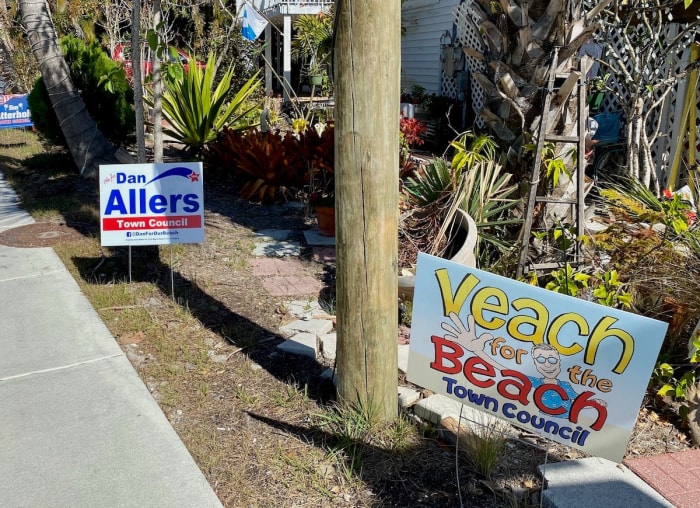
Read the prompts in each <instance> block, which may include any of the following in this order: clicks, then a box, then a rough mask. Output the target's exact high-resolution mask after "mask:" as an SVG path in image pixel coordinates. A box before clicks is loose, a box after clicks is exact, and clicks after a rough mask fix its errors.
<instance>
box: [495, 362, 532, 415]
mask: <svg viewBox="0 0 700 508" xmlns="http://www.w3.org/2000/svg"><path fill="white" fill-rule="evenodd" d="M501 374H502V375H503V376H508V377H514V378H515V379H504V380H502V381H501V382H499V383H498V387H497V389H498V393H500V394H501V395H502V396H503V397H505V398H506V399H510V400H517V401H518V402H520V403H521V404H522V405H523V406H527V404H528V400H527V395H528V394H529V393H530V389H531V388H532V383H531V382H530V380H529V379H528V378H527V376H524V375H522V374H521V373H520V372H518V371H517V370H509V369H505V370H502V371H501ZM509 387H513V388H515V391H514V392H510V391H508V388H509Z"/></svg>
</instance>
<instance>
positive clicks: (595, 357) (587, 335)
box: [407, 254, 668, 462]
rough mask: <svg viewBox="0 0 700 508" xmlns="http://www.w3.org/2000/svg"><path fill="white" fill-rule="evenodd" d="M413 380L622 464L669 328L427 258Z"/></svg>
mask: <svg viewBox="0 0 700 508" xmlns="http://www.w3.org/2000/svg"><path fill="white" fill-rule="evenodd" d="M415 295H416V296H415V297H414V302H413V319H412V323H411V345H410V354H409V360H408V373H407V377H408V380H409V381H411V382H412V383H415V384H417V385H420V386H423V387H425V388H428V389H430V390H432V391H434V392H436V393H441V394H443V395H446V396H448V397H451V398H453V399H455V400H457V401H459V402H461V403H463V404H465V405H468V406H471V407H474V408H476V409H479V410H481V411H484V412H485V413H488V414H490V415H493V416H497V417H499V418H502V419H504V420H506V421H508V422H509V423H512V424H514V425H517V426H520V427H522V428H525V429H528V430H530V431H532V432H536V433H538V434H540V435H542V436H544V437H547V438H550V439H552V440H554V441H557V442H559V443H562V444H565V445H569V446H573V447H575V448H578V449H581V450H583V451H585V452H587V453H589V454H592V455H596V456H600V457H604V458H607V459H610V460H613V461H616V462H619V461H620V460H621V459H622V457H623V456H624V453H625V450H626V448H627V442H628V441H629V437H630V435H631V433H632V429H633V427H634V424H635V421H636V419H637V415H638V412H639V408H640V405H641V401H642V398H643V396H644V393H645V390H646V388H647V384H648V381H649V378H650V375H651V372H652V370H653V368H654V363H655V361H656V358H657V355H658V353H659V349H660V347H661V343H662V341H663V338H664V335H665V333H666V328H667V326H668V325H667V324H666V323H664V322H661V321H657V320H653V319H649V318H645V317H643V316H638V315H635V314H631V313H629V312H624V311H621V310H617V309H612V308H610V307H605V306H602V305H598V304H596V303H592V302H587V301H584V300H579V299H576V298H572V297H569V296H565V295H561V294H558V293H554V292H552V291H547V290H544V289H541V288H537V287H534V286H531V285H528V284H524V283H521V282H518V281H514V280H511V279H507V278H504V277H500V276H497V275H493V274H490V273H488V272H484V271H480V270H477V269H475V268H468V267H465V266H462V265H459V264H456V263H453V262H450V261H447V260H444V259H441V258H436V257H433V256H428V255H426V254H420V255H419V257H418V266H417V272H416V287H415Z"/></svg>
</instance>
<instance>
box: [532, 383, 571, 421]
mask: <svg viewBox="0 0 700 508" xmlns="http://www.w3.org/2000/svg"><path fill="white" fill-rule="evenodd" d="M547 392H557V395H559V397H561V400H562V401H565V400H569V396H568V395H567V394H566V390H564V389H563V388H562V387H561V386H559V385H558V384H550V383H545V384H543V385H540V386H538V387H537V388H535V393H533V394H532V401H533V402H534V403H535V406H537V409H539V410H540V411H542V412H543V413H547V414H548V415H554V416H559V415H563V414H564V413H566V409H565V408H564V407H562V406H559V407H548V406H545V405H544V403H543V402H542V398H543V397H544V394H545V393H547ZM572 421H573V420H572ZM574 423H575V422H574Z"/></svg>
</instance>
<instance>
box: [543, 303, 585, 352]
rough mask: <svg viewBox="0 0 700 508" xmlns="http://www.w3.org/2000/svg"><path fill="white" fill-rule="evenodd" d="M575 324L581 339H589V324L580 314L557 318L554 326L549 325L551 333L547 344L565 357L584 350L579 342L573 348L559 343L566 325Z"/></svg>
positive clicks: (553, 322) (569, 313) (568, 313)
mask: <svg viewBox="0 0 700 508" xmlns="http://www.w3.org/2000/svg"><path fill="white" fill-rule="evenodd" d="M569 322H571V323H575V324H576V325H577V327H578V332H579V333H578V335H579V337H587V336H588V333H589V329H588V322H587V321H586V320H585V319H584V318H583V316H581V315H580V314H575V313H574V312H567V313H566V314H562V315H561V316H557V317H556V318H555V319H554V321H552V324H551V325H549V331H548V332H547V342H549V343H550V344H551V345H552V346H554V347H555V348H557V350H558V351H559V352H560V353H561V354H563V355H575V354H576V353H578V352H579V351H581V350H582V349H583V348H582V347H581V345H580V344H579V343H578V342H575V341H574V343H573V344H572V345H571V346H562V345H561V343H560V342H559V332H560V331H561V329H562V328H563V327H564V325H565V324H566V323H569Z"/></svg>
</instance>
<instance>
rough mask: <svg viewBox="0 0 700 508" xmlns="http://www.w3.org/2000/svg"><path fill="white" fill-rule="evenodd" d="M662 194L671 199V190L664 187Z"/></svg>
mask: <svg viewBox="0 0 700 508" xmlns="http://www.w3.org/2000/svg"><path fill="white" fill-rule="evenodd" d="M663 195H664V197H665V198H666V199H673V192H671V191H670V190H668V189H664V192H663Z"/></svg>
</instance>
